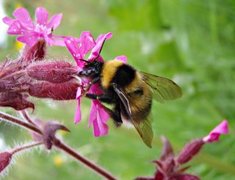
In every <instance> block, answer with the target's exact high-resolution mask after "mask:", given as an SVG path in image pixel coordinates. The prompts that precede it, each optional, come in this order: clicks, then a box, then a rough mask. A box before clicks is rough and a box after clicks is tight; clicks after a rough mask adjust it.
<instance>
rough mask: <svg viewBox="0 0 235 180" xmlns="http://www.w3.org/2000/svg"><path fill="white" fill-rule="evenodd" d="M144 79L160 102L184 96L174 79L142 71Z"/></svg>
mask: <svg viewBox="0 0 235 180" xmlns="http://www.w3.org/2000/svg"><path fill="white" fill-rule="evenodd" d="M141 74H142V77H143V81H144V82H145V83H146V84H148V86H149V87H150V88H151V90H152V92H153V98H154V99H155V100H157V101H159V102H164V101H165V100H172V99H176V98H179V97H181V96H182V91H181V88H180V87H179V86H178V85H177V84H176V83H175V82H174V81H172V80H170V79H167V78H164V77H160V76H155V75H152V74H148V73H145V72H141Z"/></svg>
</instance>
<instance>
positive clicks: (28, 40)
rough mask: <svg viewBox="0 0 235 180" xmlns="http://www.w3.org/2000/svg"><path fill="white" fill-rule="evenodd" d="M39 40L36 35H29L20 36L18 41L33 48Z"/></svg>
mask: <svg viewBox="0 0 235 180" xmlns="http://www.w3.org/2000/svg"><path fill="white" fill-rule="evenodd" d="M38 39H39V38H38V37H37V36H35V34H34V33H28V34H26V35H23V36H19V37H18V38H17V40H18V41H20V42H22V43H25V44H27V45H29V46H33V45H34V44H35V43H36V42H37V41H38Z"/></svg>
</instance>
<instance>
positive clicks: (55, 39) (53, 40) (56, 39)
mask: <svg viewBox="0 0 235 180" xmlns="http://www.w3.org/2000/svg"><path fill="white" fill-rule="evenodd" d="M64 39H65V37H64V36H57V35H52V36H51V37H50V38H49V41H50V42H49V43H48V44H49V45H50V46H65V42H64Z"/></svg>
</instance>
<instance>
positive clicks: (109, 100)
mask: <svg viewBox="0 0 235 180" xmlns="http://www.w3.org/2000/svg"><path fill="white" fill-rule="evenodd" d="M86 97H87V98H90V99H94V100H95V99H97V100H99V101H101V102H104V103H113V102H114V99H113V97H112V96H109V95H106V94H100V95H97V94H90V93H87V94H86Z"/></svg>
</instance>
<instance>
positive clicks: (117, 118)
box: [86, 93, 122, 127]
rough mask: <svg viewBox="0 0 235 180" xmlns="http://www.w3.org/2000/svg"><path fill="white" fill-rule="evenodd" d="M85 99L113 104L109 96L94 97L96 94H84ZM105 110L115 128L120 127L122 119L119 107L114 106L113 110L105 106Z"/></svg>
mask: <svg viewBox="0 0 235 180" xmlns="http://www.w3.org/2000/svg"><path fill="white" fill-rule="evenodd" d="M86 97H87V98H89V99H94V100H99V101H101V102H104V103H113V101H114V99H113V98H112V97H110V96H107V95H105V94H101V95H96V94H88V93H87V94H86ZM103 107H104V108H105V111H106V112H107V113H108V114H109V115H110V117H111V118H112V119H113V122H114V124H115V126H117V127H119V126H121V125H122V118H121V114H120V106H119V105H116V106H115V107H114V109H113V110H112V109H109V108H107V107H106V106H103Z"/></svg>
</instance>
